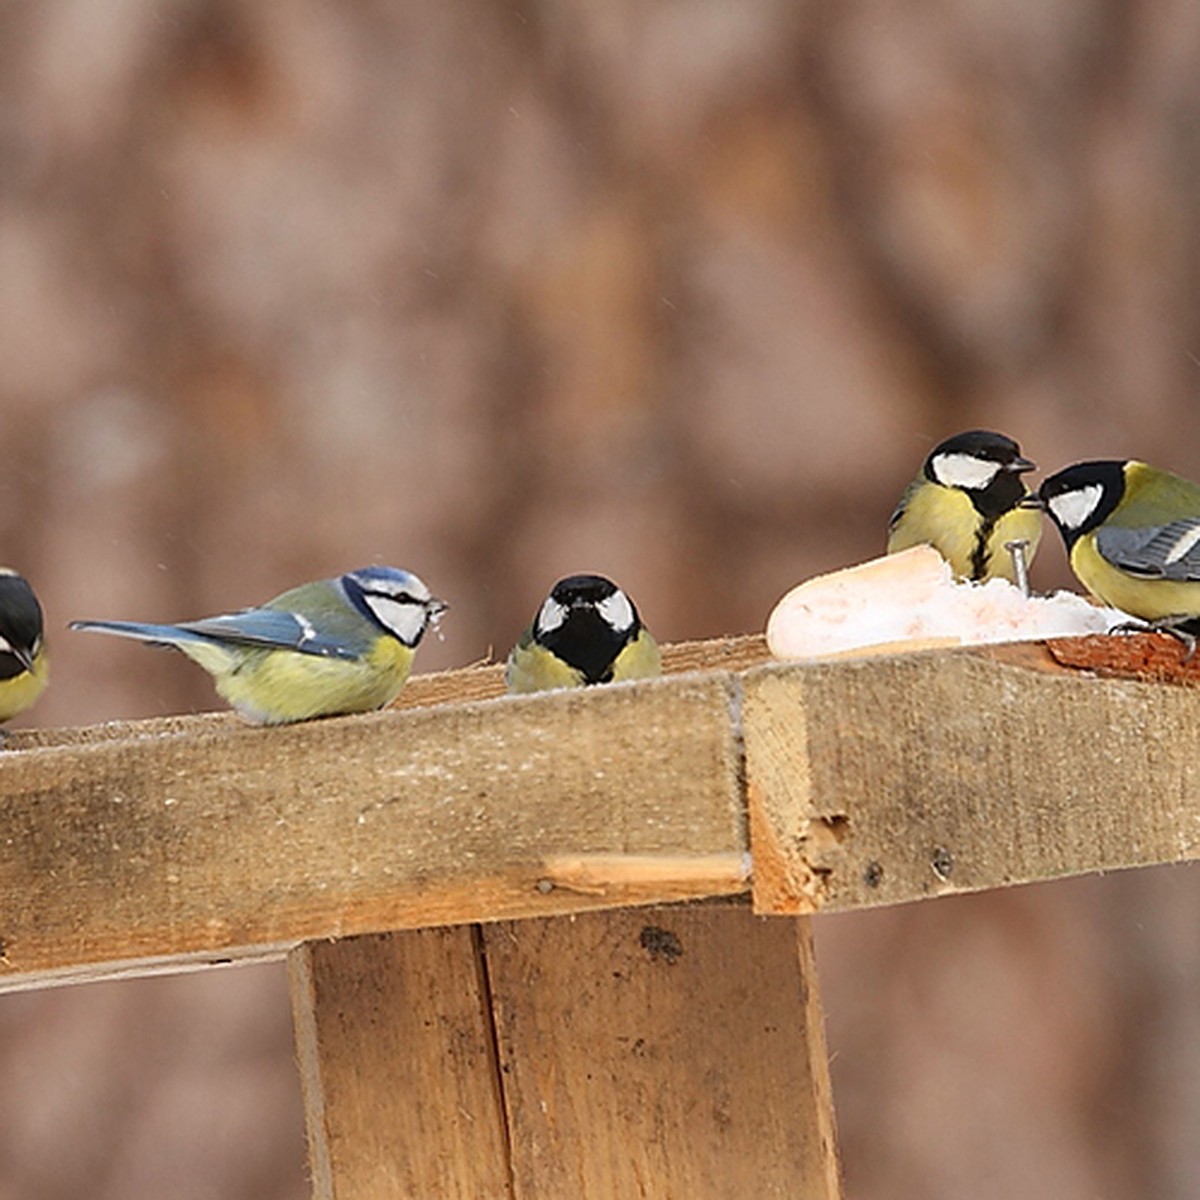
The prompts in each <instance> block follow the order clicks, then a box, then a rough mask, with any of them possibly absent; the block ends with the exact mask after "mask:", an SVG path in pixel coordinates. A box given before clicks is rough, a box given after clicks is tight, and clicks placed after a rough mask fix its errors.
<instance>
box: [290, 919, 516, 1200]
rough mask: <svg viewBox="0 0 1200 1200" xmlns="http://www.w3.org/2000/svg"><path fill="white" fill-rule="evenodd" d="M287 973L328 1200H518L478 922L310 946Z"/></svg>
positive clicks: (318, 1168)
mask: <svg viewBox="0 0 1200 1200" xmlns="http://www.w3.org/2000/svg"><path fill="white" fill-rule="evenodd" d="M288 970H289V976H290V980H291V990H292V1007H293V1011H294V1015H295V1024H296V1046H297V1056H298V1058H299V1062H300V1080H301V1086H302V1088H303V1092H304V1108H305V1115H306V1117H307V1123H308V1139H309V1163H310V1169H311V1172H312V1178H313V1194H314V1196H315V1197H316V1200H381V1198H382V1197H388V1198H389V1200H393V1198H394V1200H427V1198H428V1197H433V1196H436V1197H439V1198H440V1200H493V1198H495V1200H509V1198H510V1197H511V1196H512V1191H511V1188H510V1185H509V1166H508V1146H507V1136H506V1133H505V1125H504V1111H503V1105H502V1103H501V1099H500V1089H499V1080H498V1076H497V1063H496V1055H495V1044H494V1041H493V1031H492V1023H491V1011H490V1008H489V1005H488V998H487V990H486V986H485V984H484V981H483V976H482V968H481V964H480V961H479V951H478V947H477V945H476V944H475V934H474V932H473V930H472V928H471V927H470V926H459V927H456V928H449V929H423V930H415V931H411V932H405V933H397V934H381V935H376V936H366V937H356V938H346V939H344V940H342V941H338V942H316V943H309V944H308V945H305V946H301V947H300V948H299V949H297V950H294V951H293V952H292V953H291V955H289V957H288Z"/></svg>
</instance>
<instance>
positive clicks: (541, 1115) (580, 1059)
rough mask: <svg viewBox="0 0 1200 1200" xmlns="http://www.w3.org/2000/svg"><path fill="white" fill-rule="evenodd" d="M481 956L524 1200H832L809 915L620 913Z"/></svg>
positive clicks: (543, 923) (512, 925) (716, 909)
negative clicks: (747, 1199) (740, 1199)
mask: <svg viewBox="0 0 1200 1200" xmlns="http://www.w3.org/2000/svg"><path fill="white" fill-rule="evenodd" d="M484 947H485V956H486V964H487V971H488V978H489V981H490V986H491V993H492V1003H493V1007H494V1012H495V1015H496V1027H497V1041H498V1047H499V1053H500V1067H501V1078H502V1080H503V1088H504V1097H505V1103H506V1105H507V1109H508V1121H509V1141H510V1144H511V1153H512V1171H513V1180H514V1184H515V1195H516V1196H517V1197H519V1198H520V1200H542V1198H545V1200H558V1198H560V1197H564V1196H570V1197H572V1198H573V1200H611V1198H612V1197H616V1196H638V1197H642V1198H643V1200H678V1198H679V1197H687V1198H688V1200H728V1197H730V1196H756V1197H771V1196H787V1197H803V1198H804V1200H834V1198H836V1197H838V1196H840V1194H841V1192H840V1183H839V1172H838V1166H837V1157H836V1149H835V1143H834V1126H833V1115H832V1104H831V1100H830V1088H829V1075H828V1065H827V1062H826V1057H825V1045H824V1034H823V1029H822V1017H821V1011H820V1003H819V998H818V992H817V987H816V975H815V967H814V961H813V952H812V943H811V938H810V930H809V926H808V921H807V919H803V918H800V919H778V918H776V919H771V920H765V919H763V918H761V917H755V916H754V915H752V913H751V912H750V910H749V907H748V906H747V905H744V904H729V903H723V902H717V903H706V904H692V905H677V906H658V907H653V908H640V909H622V910H617V911H613V912H603V913H589V914H586V915H581V916H571V917H561V918H551V919H545V920H531V921H519V922H516V921H514V922H504V923H500V924H496V925H489V926H485V927H484Z"/></svg>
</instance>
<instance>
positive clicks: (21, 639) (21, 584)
mask: <svg viewBox="0 0 1200 1200" xmlns="http://www.w3.org/2000/svg"><path fill="white" fill-rule="evenodd" d="M41 647H42V606H41V605H40V604H39V603H38V598H37V597H36V596H35V595H34V594H33V588H31V587H30V586H29V583H28V581H27V580H26V579H25V578H24V577H23V576H21V575H18V574H17V573H16V571H12V570H9V569H8V568H7V567H4V568H0V679H12V678H13V677H14V676H15V675H20V674H21V672H22V671H32V670H33V660H34V658H35V657H36V656H37V653H38V651H39V650H40V649H41Z"/></svg>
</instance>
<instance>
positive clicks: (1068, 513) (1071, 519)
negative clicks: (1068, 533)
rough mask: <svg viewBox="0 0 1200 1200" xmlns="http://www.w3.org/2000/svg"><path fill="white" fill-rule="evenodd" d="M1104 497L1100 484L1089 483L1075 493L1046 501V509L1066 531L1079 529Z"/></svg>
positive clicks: (1067, 493)
mask: <svg viewBox="0 0 1200 1200" xmlns="http://www.w3.org/2000/svg"><path fill="white" fill-rule="evenodd" d="M1103 495H1104V489H1103V488H1102V487H1101V486H1100V484H1098V483H1089V484H1088V485H1087V487H1081V488H1079V489H1078V490H1077V491H1074V492H1063V494H1062V495H1061V496H1055V497H1054V498H1053V499H1051V500H1047V501H1046V507H1047V508H1048V509H1049V510H1050V511H1051V513H1053V514H1054V519H1055V520H1056V521H1057V522H1058V523H1059V524H1060V525H1061V526H1062V527H1063V528H1064V529H1078V528H1079V527H1080V526H1081V525H1082V524H1083V523H1084V522H1085V521H1086V520H1087V519H1088V517H1090V516H1091V515H1092V513H1094V512H1095V511H1096V505H1097V504H1099V503H1100V498H1101V497H1102V496H1103Z"/></svg>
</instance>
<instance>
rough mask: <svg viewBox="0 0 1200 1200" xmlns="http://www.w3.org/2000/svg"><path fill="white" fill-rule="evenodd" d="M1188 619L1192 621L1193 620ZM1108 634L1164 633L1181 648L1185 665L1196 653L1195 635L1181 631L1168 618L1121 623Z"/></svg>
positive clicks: (1176, 623) (1182, 660) (1175, 623)
mask: <svg viewBox="0 0 1200 1200" xmlns="http://www.w3.org/2000/svg"><path fill="white" fill-rule="evenodd" d="M1188 619H1189V620H1192V619H1193V618H1188ZM1108 632H1109V633H1165V634H1166V635H1167V636H1168V637H1172V638H1174V639H1175V640H1176V641H1177V642H1178V643H1179V644H1180V645H1181V646H1182V647H1183V658H1182V659H1181V660H1180V661H1181V662H1185V663H1187V662H1191V660H1192V656H1193V655H1194V654H1195V653H1196V646H1197V638H1196V635H1195V634H1194V633H1188V631H1187V630H1186V629H1181V628H1180V627H1179V624H1178V622H1173V621H1172V620H1171V619H1170V618H1169V617H1168V618H1165V619H1163V620H1161V621H1122V622H1121V623H1120V625H1114V626H1113V627H1112V628H1111V629H1110V630H1109V631H1108Z"/></svg>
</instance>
